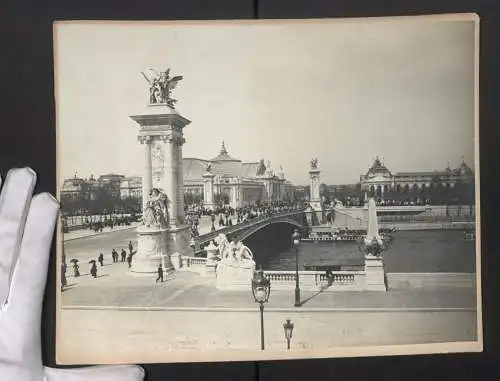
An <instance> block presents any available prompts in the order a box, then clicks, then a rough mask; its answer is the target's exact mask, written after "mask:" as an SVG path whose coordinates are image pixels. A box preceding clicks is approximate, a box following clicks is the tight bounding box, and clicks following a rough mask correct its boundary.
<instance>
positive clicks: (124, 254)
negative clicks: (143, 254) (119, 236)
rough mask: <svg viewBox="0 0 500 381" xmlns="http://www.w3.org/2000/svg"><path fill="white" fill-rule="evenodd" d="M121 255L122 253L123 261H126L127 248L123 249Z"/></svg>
mask: <svg viewBox="0 0 500 381" xmlns="http://www.w3.org/2000/svg"><path fill="white" fill-rule="evenodd" d="M121 255H122V262H125V259H126V258H127V252H126V251H125V249H122V251H121Z"/></svg>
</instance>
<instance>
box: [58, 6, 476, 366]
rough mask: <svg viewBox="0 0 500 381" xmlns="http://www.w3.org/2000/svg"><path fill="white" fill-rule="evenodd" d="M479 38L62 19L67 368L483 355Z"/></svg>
mask: <svg viewBox="0 0 500 381" xmlns="http://www.w3.org/2000/svg"><path fill="white" fill-rule="evenodd" d="M478 32H479V19H478V17H477V16H476V15H473V14H455V15H440V16H415V17H391V18H363V19H322V20H265V21H264V20H252V21H250V20H248V21H182V22H164V21H161V22H160V21H158V22H118V21H116V22H113V21H92V22H90V21H67V22H65V21H60V22H56V23H55V24H54V47H55V48H54V54H55V56H54V57H55V89H56V113H57V173H58V184H57V196H58V199H59V200H60V202H61V216H60V224H59V228H58V240H57V243H58V250H57V253H58V255H57V266H58V279H57V281H58V284H59V286H60V287H58V288H57V329H56V332H57V338H56V358H57V362H58V364H61V365H69V364H96V363H99V364H119V363H168V362H199V361H239V360H270V359H294V358H321V357H351V356H380V355H396V354H422V353H441V352H478V351H482V348H483V344H482V320H481V303H480V296H481V278H480V273H481V271H480V270H481V263H480V226H479V221H480V211H479V193H480V192H479V148H478V147H479V145H478V139H479V126H478V57H479V55H478V52H479V46H478V41H479V40H478Z"/></svg>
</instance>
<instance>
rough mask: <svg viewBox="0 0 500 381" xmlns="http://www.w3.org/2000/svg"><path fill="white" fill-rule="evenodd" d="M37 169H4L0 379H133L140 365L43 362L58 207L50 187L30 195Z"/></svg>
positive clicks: (140, 376) (140, 375)
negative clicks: (46, 301)
mask: <svg viewBox="0 0 500 381" xmlns="http://www.w3.org/2000/svg"><path fill="white" fill-rule="evenodd" d="M35 183H36V174H35V173H34V172H33V171H32V170H31V169H28V168H22V169H13V170H11V171H9V173H8V174H7V178H6V180H5V184H4V187H3V189H2V192H1V194H0V380H2V381H42V380H45V381H79V380H95V381H111V380H120V381H136V380H142V379H143V378H144V371H143V369H142V368H140V367H138V366H132V365H130V366H128V365H124V366H97V367H88V368H80V369H51V368H47V367H44V366H43V364H42V355H41V335H40V322H41V311H42V299H43V293H44V288H45V281H46V278H47V267H48V260H49V255H50V247H51V243H52V237H53V235H54V228H55V224H56V220H57V214H58V210H59V204H58V202H57V201H56V200H55V199H54V198H53V197H52V196H51V195H50V194H48V193H42V194H38V195H36V196H34V197H33V190H34V187H35Z"/></svg>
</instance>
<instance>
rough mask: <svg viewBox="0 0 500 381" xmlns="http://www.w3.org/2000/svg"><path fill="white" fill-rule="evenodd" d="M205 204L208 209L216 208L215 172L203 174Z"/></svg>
mask: <svg viewBox="0 0 500 381" xmlns="http://www.w3.org/2000/svg"><path fill="white" fill-rule="evenodd" d="M202 177H203V205H204V207H205V208H206V209H208V210H214V209H215V208H214V177H215V176H214V174H213V173H210V172H206V173H204V174H203V176H202Z"/></svg>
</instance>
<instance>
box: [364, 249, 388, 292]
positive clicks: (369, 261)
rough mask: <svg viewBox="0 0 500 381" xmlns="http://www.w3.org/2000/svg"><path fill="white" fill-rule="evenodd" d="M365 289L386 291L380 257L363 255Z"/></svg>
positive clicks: (382, 264)
mask: <svg viewBox="0 0 500 381" xmlns="http://www.w3.org/2000/svg"><path fill="white" fill-rule="evenodd" d="M365 273H366V276H365V290H366V291H387V286H386V283H385V268H384V261H383V259H382V257H375V256H371V255H366V256H365Z"/></svg>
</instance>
